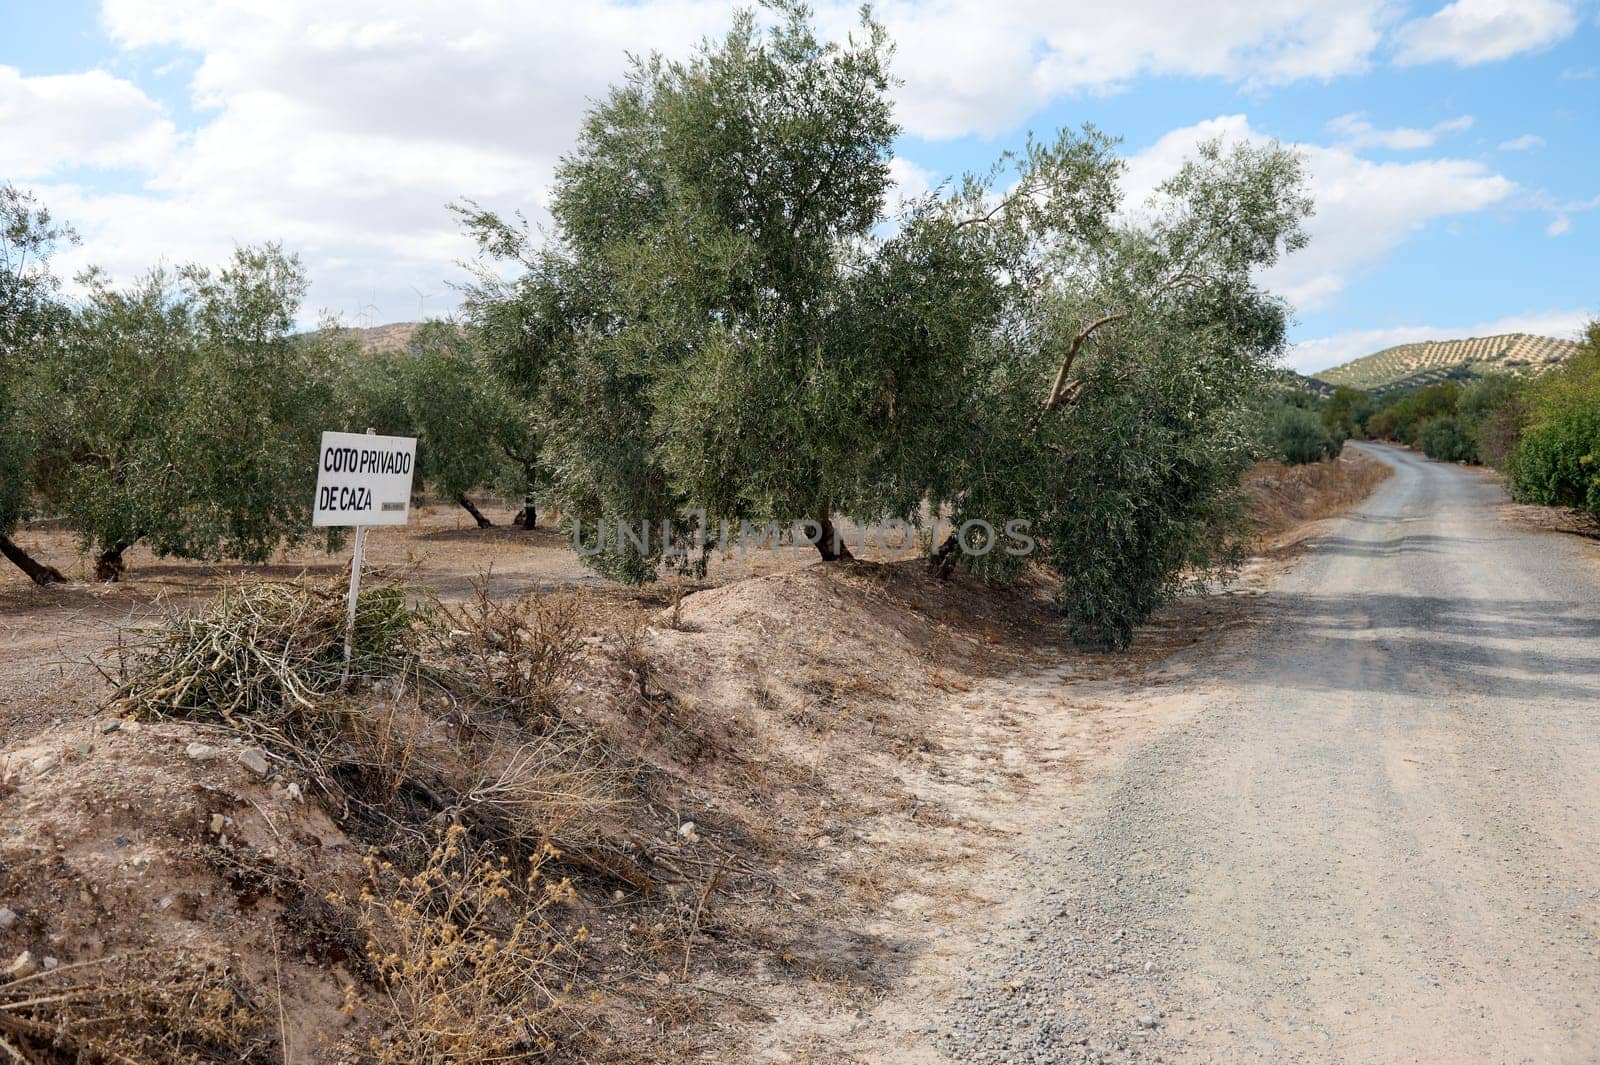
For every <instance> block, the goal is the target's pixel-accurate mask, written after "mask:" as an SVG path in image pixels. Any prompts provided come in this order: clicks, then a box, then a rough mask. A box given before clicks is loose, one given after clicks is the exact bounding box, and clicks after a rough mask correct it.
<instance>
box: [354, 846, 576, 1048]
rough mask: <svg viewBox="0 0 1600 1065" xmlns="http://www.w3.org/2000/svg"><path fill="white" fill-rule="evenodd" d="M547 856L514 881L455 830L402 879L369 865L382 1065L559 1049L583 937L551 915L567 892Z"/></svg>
mask: <svg viewBox="0 0 1600 1065" xmlns="http://www.w3.org/2000/svg"><path fill="white" fill-rule="evenodd" d="M552 857H555V852H554V851H553V850H550V849H549V848H546V849H545V850H543V851H541V852H540V853H539V854H538V855H536V856H535V857H534V858H533V859H532V860H531V861H530V863H529V866H528V871H527V873H526V874H525V875H524V874H519V873H518V872H516V871H514V870H513V869H512V868H511V866H510V864H509V862H507V861H506V860H505V859H504V858H502V859H499V860H483V859H480V858H479V857H477V856H475V855H473V854H472V853H471V851H470V849H469V848H468V847H467V845H466V840H465V832H464V830H462V829H461V828H459V827H453V828H451V829H449V830H447V831H446V832H445V833H444V835H443V837H442V838H441V839H440V840H439V842H438V845H437V846H436V847H435V848H434V850H433V853H432V854H431V855H430V857H429V859H428V861H427V862H426V864H424V865H423V867H422V868H421V869H420V870H419V871H418V872H417V873H416V874H415V875H412V876H404V875H401V874H399V873H398V872H396V870H395V869H394V868H393V867H392V866H391V865H389V864H388V863H386V862H380V861H378V860H377V859H376V858H372V859H369V860H368V882H367V885H366V887H365V888H364V889H363V891H362V893H361V897H360V900H359V902H360V907H359V908H360V915H361V916H360V921H361V927H362V929H363V930H364V931H365V932H366V934H367V945H366V950H367V955H368V958H369V960H370V962H371V964H372V966H373V969H374V970H375V971H376V973H377V980H378V984H379V988H380V991H379V993H378V994H376V995H372V996H370V997H369V998H367V999H365V1000H363V999H362V998H361V996H360V994H359V993H358V992H357V991H356V990H355V989H354V988H351V989H350V991H349V992H348V997H349V1003H348V1007H347V1008H349V1009H350V1010H352V1011H353V1010H354V1009H355V1008H356V1007H357V1006H358V1005H363V1006H365V1007H366V1008H368V1009H369V1010H371V1011H373V1012H374V1013H375V1014H376V1015H377V1016H378V1017H379V1018H380V1020H381V1023H382V1024H383V1025H384V1028H385V1034H384V1036H383V1037H382V1038H378V1039H373V1040H372V1043H371V1046H370V1049H371V1053H372V1056H373V1058H374V1059H375V1060H376V1061H377V1062H379V1063H380V1065H445V1063H450V1065H474V1063H487V1062H504V1061H517V1060H527V1059H531V1058H535V1057H538V1056H540V1055H545V1054H548V1053H549V1052H550V1051H552V1050H554V1049H555V1047H556V1045H557V1042H558V1035H559V1032H558V1029H559V1022H560V1019H561V1016H562V1012H563V1009H564V1007H565V1004H566V998H567V995H568V993H569V992H570V983H569V982H568V980H567V978H566V976H565V975H564V974H565V972H566V970H568V969H569V966H568V965H567V964H566V963H567V958H566V957H563V955H570V954H571V952H572V951H573V948H574V947H576V946H577V945H579V944H581V943H582V942H583V941H584V940H585V939H586V938H587V931H586V930H585V929H582V928H579V929H578V930H577V932H576V933H575V934H574V935H573V936H572V937H571V938H570V939H568V938H566V937H564V936H563V935H562V934H561V933H560V932H559V931H558V930H557V929H556V927H555V926H554V925H553V924H552V923H551V920H550V911H551V910H552V909H553V908H555V907H559V906H562V905H565V904H566V903H567V902H569V901H570V900H571V899H572V897H573V889H572V885H571V883H570V882H569V881H567V880H565V879H561V880H554V879H551V878H548V877H546V876H545V875H544V874H543V866H544V864H545V863H546V861H548V860H549V859H550V858H552Z"/></svg>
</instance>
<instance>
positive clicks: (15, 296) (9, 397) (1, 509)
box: [0, 184, 77, 535]
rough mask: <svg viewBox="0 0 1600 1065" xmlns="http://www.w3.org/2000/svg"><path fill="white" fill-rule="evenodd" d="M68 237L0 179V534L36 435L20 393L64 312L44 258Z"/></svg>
mask: <svg viewBox="0 0 1600 1065" xmlns="http://www.w3.org/2000/svg"><path fill="white" fill-rule="evenodd" d="M76 240H77V237H76V235H75V234H74V233H73V232H72V230H71V229H70V228H68V227H66V226H63V225H61V224H59V223H57V222H56V221H55V219H54V218H53V217H52V216H51V214H50V211H49V209H48V208H46V207H43V206H41V205H40V204H39V202H38V200H37V199H36V198H35V197H34V196H33V195H32V194H31V193H29V192H27V191H26V190H23V189H19V188H17V187H16V186H14V185H10V184H0V535H4V534H7V533H9V532H11V530H12V529H13V528H14V527H15V526H16V524H17V521H18V519H20V518H21V517H22V516H23V514H24V513H25V512H26V510H27V507H28V500H29V494H30V492H31V489H32V474H33V458H34V451H35V448H36V442H35V439H34V424H33V422H32V420H31V419H30V418H29V417H28V416H27V407H28V398H27V397H28V394H29V391H30V390H31V389H33V388H35V387H37V385H38V376H37V373H38V364H39V362H40V360H41V359H42V358H44V356H45V354H46V352H47V351H48V350H49V349H50V348H52V347H53V346H54V345H55V343H56V342H57V340H58V338H59V336H60V334H61V331H62V329H63V327H64V326H65V324H66V322H67V319H68V315H69V311H68V309H67V307H66V305H65V304H64V303H63V302H62V301H61V299H60V296H59V292H58V282H57V279H56V277H55V275H54V274H53V273H52V272H51V270H50V259H51V257H52V256H53V255H54V254H55V252H56V251H57V250H58V249H59V248H60V247H61V246H62V245H63V244H69V243H73V242H75V241H76Z"/></svg>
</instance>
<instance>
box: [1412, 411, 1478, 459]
mask: <svg viewBox="0 0 1600 1065" xmlns="http://www.w3.org/2000/svg"><path fill="white" fill-rule="evenodd" d="M1417 443H1418V445H1419V446H1420V447H1421V448H1422V453H1423V454H1424V455H1426V456H1428V457H1429V458H1430V459H1438V460H1439V461H1440V462H1477V461H1478V445H1477V442H1476V441H1475V440H1474V439H1473V437H1472V433H1471V432H1470V431H1469V429H1468V425H1467V422H1466V419H1465V418H1462V417H1461V416H1459V415H1446V416H1445V417H1442V418H1434V419H1432V420H1431V421H1426V422H1423V423H1422V427H1421V428H1420V429H1418V430H1417Z"/></svg>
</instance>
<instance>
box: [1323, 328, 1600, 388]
mask: <svg viewBox="0 0 1600 1065" xmlns="http://www.w3.org/2000/svg"><path fill="white" fill-rule="evenodd" d="M1578 348H1579V344H1578V343H1577V342H1576V341H1572V340H1557V339H1555V338H1554V337H1541V336H1533V335H1531V334H1528V333H1505V334H1502V335H1500V336H1492V337H1470V338H1468V339H1466V340H1425V341H1420V342H1418V343H1415V344H1399V345H1396V346H1395V347H1392V348H1385V349H1384V350H1382V351H1379V352H1375V353H1373V354H1371V355H1366V356H1363V357H1362V358H1359V359H1355V360H1354V361H1351V362H1347V363H1345V364H1344V365H1342V366H1335V367H1333V368H1332V369H1328V370H1323V371H1322V372H1320V373H1318V374H1317V377H1318V378H1319V379H1320V380H1323V381H1326V382H1328V383H1329V384H1333V385H1346V386H1349V387H1351V388H1364V389H1367V390H1369V391H1386V390H1388V389H1390V388H1393V387H1395V386H1397V385H1400V384H1402V383H1404V384H1405V385H1407V386H1410V385H1416V384H1429V383H1432V382H1433V381H1435V380H1445V379H1447V378H1460V377H1477V376H1481V375H1483V374H1486V373H1512V374H1518V375H1529V374H1537V373H1542V372H1544V371H1545V370H1547V369H1549V368H1550V367H1552V366H1557V365H1560V364H1561V363H1563V362H1565V361H1566V360H1568V359H1570V358H1571V357H1572V356H1573V355H1574V354H1576V353H1577V351H1578Z"/></svg>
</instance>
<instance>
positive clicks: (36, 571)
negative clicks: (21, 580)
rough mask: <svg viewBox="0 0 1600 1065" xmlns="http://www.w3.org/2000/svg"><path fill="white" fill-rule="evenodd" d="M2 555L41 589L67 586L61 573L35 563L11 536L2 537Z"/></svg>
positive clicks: (0, 537)
mask: <svg viewBox="0 0 1600 1065" xmlns="http://www.w3.org/2000/svg"><path fill="white" fill-rule="evenodd" d="M0 555H5V556H6V558H8V559H10V560H11V561H12V563H14V564H15V565H16V567H17V568H18V569H20V570H21V571H22V572H24V573H26V574H27V575H28V579H29V580H30V581H32V582H33V583H34V584H37V585H39V586H40V587H43V586H44V585H46V584H65V583H66V581H67V579H66V578H65V577H63V576H62V575H61V571H60V570H58V569H56V568H55V567H54V566H46V565H44V564H42V563H40V562H36V561H34V558H33V556H32V555H30V554H28V553H27V552H26V551H24V550H23V549H22V548H21V547H19V546H18V545H17V543H16V541H14V540H12V539H11V537H9V536H0Z"/></svg>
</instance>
